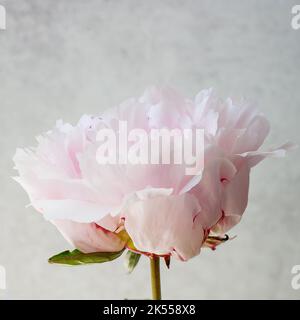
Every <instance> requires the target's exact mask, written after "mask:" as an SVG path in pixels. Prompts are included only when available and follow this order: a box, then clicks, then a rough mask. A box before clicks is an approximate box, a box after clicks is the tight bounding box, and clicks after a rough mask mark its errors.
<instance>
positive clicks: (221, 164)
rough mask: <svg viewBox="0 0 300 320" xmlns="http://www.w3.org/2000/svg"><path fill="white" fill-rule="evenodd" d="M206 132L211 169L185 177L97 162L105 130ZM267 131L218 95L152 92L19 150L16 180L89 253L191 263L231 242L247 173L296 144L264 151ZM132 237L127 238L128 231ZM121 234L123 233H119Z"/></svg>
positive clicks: (181, 172)
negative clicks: (227, 236) (226, 239)
mask: <svg viewBox="0 0 300 320" xmlns="http://www.w3.org/2000/svg"><path fill="white" fill-rule="evenodd" d="M119 120H123V121H127V124H128V130H130V129H135V128H140V129H144V130H145V131H147V132H149V131H150V130H151V129H153V128H169V129H172V128H179V129H189V128H190V129H195V128H200V129H204V133H205V150H204V164H203V166H202V167H201V168H199V169H200V172H199V175H195V176H187V175H186V173H185V169H186V166H185V164H172V163H171V164H130V163H129V164H107V165H99V163H98V162H97V159H96V154H97V149H98V147H99V142H98V141H97V140H96V135H97V132H98V131H99V130H100V129H101V128H111V129H113V130H115V131H117V130H118V121H119ZM268 132H269V124H268V122H267V120H266V119H265V117H264V116H263V115H262V114H260V113H259V112H258V111H257V110H256V109H255V108H253V107H252V106H250V105H247V103H241V104H236V103H234V102H233V101H232V100H230V99H228V100H226V101H220V100H218V99H217V98H216V97H215V96H214V95H213V92H212V90H204V91H201V92H200V93H199V94H198V95H197V96H196V98H195V100H194V101H192V100H188V99H185V98H183V97H182V96H181V95H180V94H178V93H176V92H175V91H174V90H172V89H169V88H163V89H158V88H154V87H153V88H150V89H148V90H147V91H146V92H145V93H144V95H143V96H142V97H141V98H139V99H130V100H128V101H126V102H124V103H123V104H121V105H120V106H118V107H116V108H113V109H111V110H109V111H107V112H104V113H103V114H102V115H101V116H100V117H92V116H87V115H85V116H83V117H82V118H81V119H80V121H79V122H78V124H77V125H76V126H71V125H70V124H64V123H63V122H62V121H58V122H57V124H56V127H55V128H54V129H53V130H51V131H49V132H47V133H45V134H44V135H43V136H40V137H38V139H37V140H38V146H37V147H36V148H34V149H33V148H30V149H18V150H17V152H16V155H15V157H14V162H15V165H16V169H17V170H18V172H19V177H17V178H16V180H17V181H18V182H19V183H20V184H21V185H22V186H23V188H24V189H25V190H26V191H27V193H28V194H29V197H30V203H31V205H32V206H33V207H34V208H36V209H37V210H38V211H40V212H41V213H42V214H43V216H44V217H45V218H46V219H48V220H50V221H51V222H52V223H53V224H54V225H55V226H56V227H57V228H58V229H59V230H60V232H61V233H62V234H63V236H64V237H65V238H66V239H67V240H68V241H69V242H70V243H71V244H73V245H74V246H75V247H76V248H78V249H80V250H81V251H83V252H98V251H99V252H111V251H112V252H113V251H119V250H121V249H122V248H124V246H129V248H130V249H132V250H135V251H139V252H142V253H145V254H150V255H151V254H155V255H162V256H169V255H171V256H174V257H176V258H179V259H180V260H188V259H190V258H192V257H193V256H195V255H197V254H199V253H200V250H201V247H202V246H205V245H206V244H207V243H206V240H207V237H208V235H211V234H213V235H220V236H222V235H224V233H225V232H227V231H228V230H229V229H231V228H232V227H233V226H234V225H235V224H237V223H238V222H239V221H240V219H241V216H242V214H243V212H244V211H245V209H246V206H247V199H248V189H249V173H250V169H251V168H252V167H253V166H255V165H256V164H257V163H258V162H260V161H261V160H263V159H264V158H265V157H269V156H283V155H284V154H285V152H286V150H288V149H290V148H291V147H292V145H291V144H285V145H283V146H281V147H280V148H278V149H274V150H269V151H260V150H259V148H260V146H261V145H262V143H263V142H264V140H265V138H266V136H267V134H268ZM124 230H125V231H126V234H128V236H129V237H130V239H131V240H132V243H131V245H129V242H128V239H126V237H125V238H124V236H123V234H124V233H122V232H121V231H124ZM121 234H122V236H121Z"/></svg>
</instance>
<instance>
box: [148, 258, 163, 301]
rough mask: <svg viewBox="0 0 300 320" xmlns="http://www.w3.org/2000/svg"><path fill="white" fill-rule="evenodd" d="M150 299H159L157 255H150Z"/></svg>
mask: <svg viewBox="0 0 300 320" xmlns="http://www.w3.org/2000/svg"><path fill="white" fill-rule="evenodd" d="M150 270H151V286H152V299H153V300H161V289H160V270H159V257H157V256H153V257H150Z"/></svg>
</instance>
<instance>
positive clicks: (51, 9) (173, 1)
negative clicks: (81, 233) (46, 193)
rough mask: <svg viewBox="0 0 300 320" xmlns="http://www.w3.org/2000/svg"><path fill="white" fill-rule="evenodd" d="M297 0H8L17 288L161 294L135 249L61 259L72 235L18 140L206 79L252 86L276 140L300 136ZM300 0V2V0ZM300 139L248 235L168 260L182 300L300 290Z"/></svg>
mask: <svg viewBox="0 0 300 320" xmlns="http://www.w3.org/2000/svg"><path fill="white" fill-rule="evenodd" d="M296 2H297V1H287V0H282V1H280V0H277V1H271V0H263V1H262V0H249V1H247V2H246V1H239V0H227V1H223V0H215V1H210V0H199V1H195V0H186V1H180V0H169V1H166V0H152V1H146V0H144V1H140V0H126V1H125V0H124V1H112V0H111V1H109V0H106V1H105V0H90V1H82V0H73V1H68V0H60V1H52V0H44V1H38V0H0V4H2V5H4V6H5V7H6V11H7V28H6V30H5V31H3V30H2V31H0V108H1V113H0V119H1V135H0V145H1V157H0V166H1V167H0V176H1V180H0V181H1V189H0V190H1V192H0V264H1V265H2V266H4V267H5V268H6V272H7V289H6V290H5V291H4V290H0V298H4V299H20V298H25V299H31V298H37V299H42V298H47V299H55V298H56V299H68V298H70V299H73V298H76V299H111V298H117V299H118V298H120V299H123V298H148V297H149V294H150V288H149V270H148V263H147V261H146V259H142V261H141V263H140V264H139V265H138V267H137V268H136V270H135V271H134V273H133V274H132V275H131V276H128V275H127V274H126V272H125V270H124V269H123V265H122V260H116V261H115V262H113V263H110V264H103V265H92V266H85V267H78V268H77V267H75V268H71V267H64V266H55V265H48V264H47V258H48V257H49V256H51V255H53V254H55V253H57V252H59V251H62V250H65V249H68V248H69V246H68V244H67V243H66V242H65V240H64V239H63V238H62V236H61V235H60V234H59V233H58V232H57V231H56V229H55V228H54V227H53V226H52V225H51V224H50V223H48V222H46V221H44V220H43V218H42V217H41V215H39V214H38V213H36V212H35V211H34V210H33V209H32V208H27V209H26V208H25V205H26V204H27V203H28V198H27V195H26V194H25V192H24V191H23V189H22V188H21V187H20V186H19V185H18V184H17V183H16V182H14V181H13V180H12V179H11V176H13V175H15V171H14V170H13V169H12V167H13V163H12V160H11V159H12V157H13V155H14V152H15V148H16V147H21V146H28V145H34V143H35V141H34V137H35V136H36V135H38V134H39V133H41V132H43V131H45V130H48V129H50V128H51V127H52V126H53V125H54V123H55V121H56V120H57V119H59V118H63V119H64V120H66V121H69V122H72V123H75V122H76V121H77V120H78V118H79V117H80V115H81V114H83V113H98V112H100V111H102V110H104V109H106V108H108V107H111V106H114V105H115V104H117V103H119V102H121V101H122V100H124V99H126V98H128V97H130V96H134V95H139V94H141V93H142V92H143V90H144V88H145V87H147V86H148V85H150V84H158V85H160V84H169V85H172V86H174V87H176V88H178V89H179V90H180V91H181V92H182V93H184V94H185V95H187V96H191V97H192V96H193V95H195V94H196V93H197V91H199V90H200V89H202V88H207V87H214V88H215V89H216V90H217V92H218V93H219V94H220V95H221V96H223V97H226V96H227V95H232V94H233V95H234V96H237V97H239V96H241V95H244V96H245V97H248V98H250V99H251V100H253V101H254V102H257V103H258V105H259V108H260V109H261V111H262V112H264V113H266V114H267V116H268V117H269V119H270V122H271V124H272V132H271V134H270V138H269V139H268V144H269V145H273V144H280V143H281V142H285V140H286V139H290V140H293V141H294V142H296V143H299V116H300V80H299V79H300V68H299V67H300V30H293V29H292V28H291V18H292V15H291V8H292V6H293V5H295V4H296ZM298 2H299V1H298ZM299 169H300V163H299V151H296V152H293V153H290V154H289V156H288V157H287V158H285V159H279V160H267V161H265V162H263V163H262V164H261V165H260V166H258V167H256V168H255V170H254V171H253V174H252V177H251V178H252V181H251V188H250V203H249V206H248V208H247V211H246V213H245V215H244V219H243V220H242V222H241V223H240V224H239V225H238V226H237V227H236V228H235V229H233V230H232V231H231V232H230V234H231V235H235V234H237V235H238V237H237V238H236V239H235V240H234V241H232V242H230V243H228V244H226V245H223V246H221V247H220V248H218V249H217V251H215V252H212V251H208V250H203V252H202V254H201V255H200V256H198V257H196V258H194V259H192V260H191V261H189V262H188V263H180V262H176V261H172V265H171V270H170V271H167V270H166V269H165V268H164V267H162V286H163V296H164V297H165V298H169V299H178V298H191V299H204V298H210V299H211V298H216V299H223V298H224V299H225V298H226V299H232V298H241V299H244V298H250V299H254V298H271V299H279V298H283V299H284V298H294V299H297V298H300V290H298V291H297V290H293V289H292V287H291V279H292V274H291V269H292V266H293V265H295V264H300V250H299V244H300V232H299V227H300V212H299V190H300V181H299V178H300V174H299Z"/></svg>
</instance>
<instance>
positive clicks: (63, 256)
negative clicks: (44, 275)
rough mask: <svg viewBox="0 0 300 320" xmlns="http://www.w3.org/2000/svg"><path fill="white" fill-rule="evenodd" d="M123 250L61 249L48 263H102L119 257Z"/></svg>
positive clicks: (73, 264)
mask: <svg viewBox="0 0 300 320" xmlns="http://www.w3.org/2000/svg"><path fill="white" fill-rule="evenodd" d="M123 251H124V250H121V251H118V252H93V253H83V252H81V251H79V250H77V249H75V250H73V251H69V250H67V251H63V252H61V253H59V254H57V255H55V256H53V257H51V258H50V259H49V260H48V262H49V263H59V264H68V265H72V266H77V265H81V264H87V263H103V262H108V261H112V260H115V259H117V258H119V257H120V255H121V254H122V253H123Z"/></svg>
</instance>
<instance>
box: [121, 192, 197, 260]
mask: <svg viewBox="0 0 300 320" xmlns="http://www.w3.org/2000/svg"><path fill="white" fill-rule="evenodd" d="M199 211H200V206H199V203H198V201H197V200H196V198H195V197H194V196H192V195H189V194H184V195H180V196H158V197H156V198H150V199H148V200H138V201H136V202H134V203H131V204H130V205H129V206H128V207H127V208H125V210H124V218H125V224H124V225H125V229H126V231H127V232H128V234H129V236H130V237H131V239H132V240H133V243H134V245H135V247H136V248H137V249H138V250H140V251H143V252H149V253H153V254H157V255H168V254H174V256H176V257H180V259H182V260H188V259H190V258H192V257H193V256H195V255H197V254H199V252H200V248H201V245H202V242H203V228H202V226H201V224H200V223H199V221H198V220H197V214H198V213H199Z"/></svg>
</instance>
